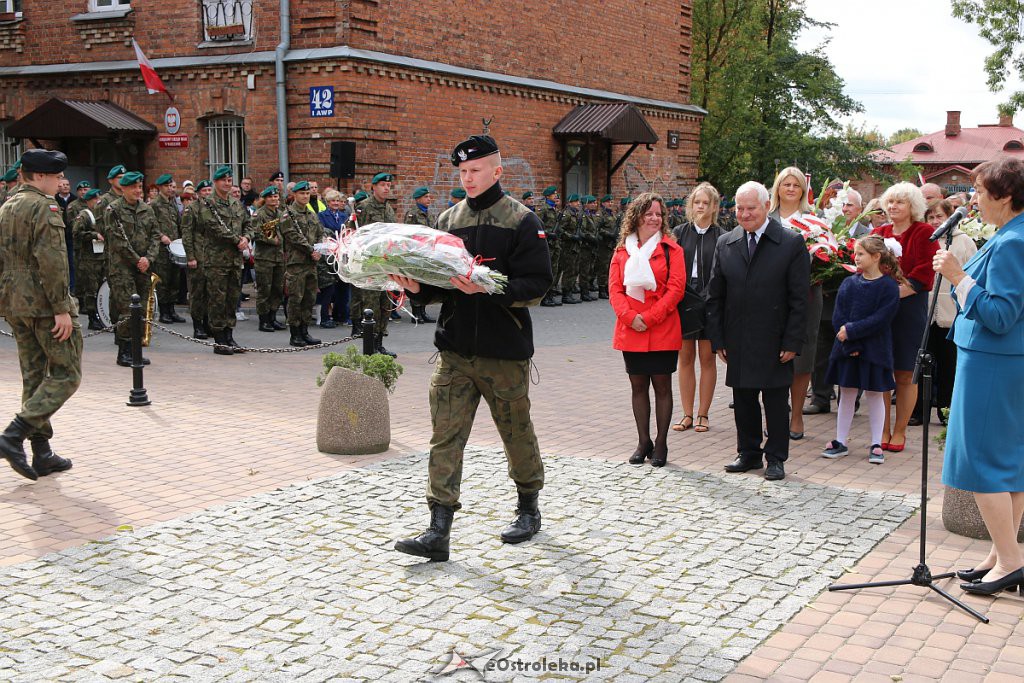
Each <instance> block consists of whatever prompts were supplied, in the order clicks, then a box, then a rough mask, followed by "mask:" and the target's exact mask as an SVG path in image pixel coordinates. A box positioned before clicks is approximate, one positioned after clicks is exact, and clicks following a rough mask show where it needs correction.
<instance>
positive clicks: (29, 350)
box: [7, 317, 82, 439]
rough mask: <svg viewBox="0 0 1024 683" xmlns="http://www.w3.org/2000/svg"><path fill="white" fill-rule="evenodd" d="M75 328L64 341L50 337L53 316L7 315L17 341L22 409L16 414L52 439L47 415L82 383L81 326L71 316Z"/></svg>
mask: <svg viewBox="0 0 1024 683" xmlns="http://www.w3.org/2000/svg"><path fill="white" fill-rule="evenodd" d="M71 320H72V323H73V324H74V330H73V331H72V332H71V337H70V338H68V339H67V341H62V342H59V341H57V340H55V339H54V338H53V334H52V333H51V332H50V330H51V329H52V328H53V318H17V317H10V318H7V324H8V325H10V326H11V332H12V333H13V334H14V339H15V341H16V342H17V344H18V362H19V363H20V364H21V386H22V390H21V412H19V413H18V417H20V418H21V419H22V420H24V421H25V422H27V423H28V424H29V425H31V426H32V428H33V430H34V431H33V433H32V434H30V435H29V436H35V435H37V434H39V435H42V436H44V437H46V438H47V439H50V438H53V426H52V425H51V424H50V418H51V417H53V414H54V413H56V412H57V411H58V410H60V407H61V406H62V405H64V404H65V403H66V402H67V400H68V399H69V398H71V396H72V394H74V393H75V391H76V390H77V389H78V385H79V384H81V383H82V328H81V327H80V326H79V324H78V320H77V319H76V318H75V317H72V319H71Z"/></svg>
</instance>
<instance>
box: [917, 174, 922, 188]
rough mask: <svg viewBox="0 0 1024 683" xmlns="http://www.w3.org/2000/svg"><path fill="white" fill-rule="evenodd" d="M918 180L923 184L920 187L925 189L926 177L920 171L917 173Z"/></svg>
mask: <svg viewBox="0 0 1024 683" xmlns="http://www.w3.org/2000/svg"><path fill="white" fill-rule="evenodd" d="M917 179H918V180H920V181H921V183H920V185H918V187H924V176H923V175H921V172H920V171H918V172H917Z"/></svg>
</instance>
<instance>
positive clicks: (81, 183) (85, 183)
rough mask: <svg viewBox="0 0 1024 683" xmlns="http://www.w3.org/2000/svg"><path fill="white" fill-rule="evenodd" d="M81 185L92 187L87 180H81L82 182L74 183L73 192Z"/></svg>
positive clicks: (79, 188) (81, 186)
mask: <svg viewBox="0 0 1024 683" xmlns="http://www.w3.org/2000/svg"><path fill="white" fill-rule="evenodd" d="M83 187H92V183H90V182H89V181H88V180H83V181H82V182H80V183H78V184H77V185H75V192H78V191H79V190H81V189H82V188H83Z"/></svg>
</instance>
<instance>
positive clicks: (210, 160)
mask: <svg viewBox="0 0 1024 683" xmlns="http://www.w3.org/2000/svg"><path fill="white" fill-rule="evenodd" d="M206 133H207V143H208V154H207V162H206V163H207V166H209V172H210V175H211V176H212V175H213V172H214V171H216V170H217V168H218V167H219V166H223V165H225V164H226V165H228V166H230V167H231V174H232V175H233V176H234V177H235V178H236V179H237V180H238V181H241V179H242V178H244V177H245V176H246V169H247V168H248V167H249V163H248V154H247V151H246V148H247V147H248V142H249V139H248V137H247V136H246V134H245V119H243V118H242V117H241V116H231V115H224V116H215V117H213V118H211V119H208V120H207V121H206Z"/></svg>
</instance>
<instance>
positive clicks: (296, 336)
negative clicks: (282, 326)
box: [288, 325, 306, 346]
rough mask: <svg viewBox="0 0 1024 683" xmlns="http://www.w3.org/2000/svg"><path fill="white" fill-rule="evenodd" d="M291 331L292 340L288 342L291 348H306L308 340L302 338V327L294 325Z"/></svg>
mask: <svg viewBox="0 0 1024 683" xmlns="http://www.w3.org/2000/svg"><path fill="white" fill-rule="evenodd" d="M289 329H291V332H292V338H291V339H289V340H288V344H289V345H291V346H306V340H305V339H303V338H302V326H301V325H292V326H291V327H290V328H289Z"/></svg>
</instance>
